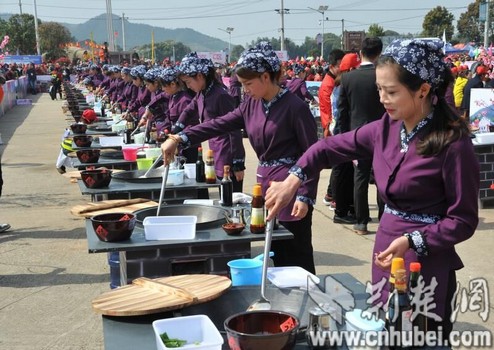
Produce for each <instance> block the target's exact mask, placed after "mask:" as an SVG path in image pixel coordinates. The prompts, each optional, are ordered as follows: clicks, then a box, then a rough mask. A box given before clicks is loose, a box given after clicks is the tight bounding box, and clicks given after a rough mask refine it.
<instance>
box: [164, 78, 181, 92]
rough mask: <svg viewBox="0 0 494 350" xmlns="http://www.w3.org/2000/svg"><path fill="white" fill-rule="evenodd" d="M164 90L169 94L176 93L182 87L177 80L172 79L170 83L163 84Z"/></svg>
mask: <svg viewBox="0 0 494 350" xmlns="http://www.w3.org/2000/svg"><path fill="white" fill-rule="evenodd" d="M162 90H163V91H164V92H166V93H167V94H168V95H175V94H176V93H177V92H178V91H179V90H180V87H179V86H178V84H177V83H176V82H175V81H172V82H171V83H169V84H163V89H162Z"/></svg>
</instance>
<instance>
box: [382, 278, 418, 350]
mask: <svg viewBox="0 0 494 350" xmlns="http://www.w3.org/2000/svg"><path fill="white" fill-rule="evenodd" d="M412 312H413V310H412V305H411V303H410V295H409V294H408V293H407V276H406V271H405V270H404V269H399V270H397V271H396V275H395V289H394V291H393V293H392V295H391V298H389V301H388V314H389V320H388V322H387V327H386V328H387V329H388V331H389V332H391V334H396V333H397V332H399V333H400V335H402V337H400V344H394V346H390V347H389V348H390V349H405V348H408V347H411V346H412V345H413V337H412V336H411V332H412V331H413V325H412V319H411V317H412ZM405 333H406V334H407V335H406V336H403V335H404V334H405Z"/></svg>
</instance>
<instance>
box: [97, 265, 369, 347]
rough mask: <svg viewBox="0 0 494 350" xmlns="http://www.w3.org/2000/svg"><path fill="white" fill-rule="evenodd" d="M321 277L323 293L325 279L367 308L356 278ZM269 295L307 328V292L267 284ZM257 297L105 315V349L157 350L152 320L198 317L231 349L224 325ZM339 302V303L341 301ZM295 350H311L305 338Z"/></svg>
mask: <svg viewBox="0 0 494 350" xmlns="http://www.w3.org/2000/svg"><path fill="white" fill-rule="evenodd" d="M319 277H320V279H321V283H320V286H322V288H323V290H324V285H325V282H326V279H327V278H331V279H333V281H336V282H338V283H339V284H341V285H342V287H343V288H344V289H346V290H347V291H349V292H350V293H349V294H347V295H346V296H343V298H345V300H348V298H353V300H354V308H359V309H366V307H367V299H368V297H369V295H368V294H367V293H366V291H365V285H364V284H362V283H360V282H359V281H358V280H356V279H355V277H353V276H352V275H350V274H348V273H338V274H331V275H325V276H319ZM266 296H267V298H268V299H270V301H271V303H272V309H273V310H283V311H286V312H290V313H292V314H294V315H296V316H297V317H298V318H299V320H300V322H301V325H302V326H307V324H308V310H309V308H311V307H313V306H316V304H315V303H314V302H313V301H312V300H311V299H310V298H309V295H308V293H307V292H306V291H304V290H302V289H298V288H283V289H280V288H278V287H276V286H274V285H272V284H269V283H268V286H267V290H266ZM258 298H259V286H242V287H232V288H231V289H229V290H228V291H227V292H226V293H225V294H223V295H222V296H220V297H219V298H217V299H215V300H212V301H210V302H207V303H203V304H197V305H192V306H189V307H186V308H183V309H181V310H176V311H175V312H167V313H158V314H152V315H146V316H132V317H116V316H103V317H102V318H103V336H104V343H105V350H134V349H140V350H154V349H156V339H155V336H154V331H153V327H152V323H153V321H155V320H159V319H163V318H170V317H177V316H188V315H197V314H205V315H207V316H208V317H209V318H211V320H212V321H213V323H214V324H215V326H216V328H218V330H219V331H220V332H221V334H222V335H223V338H224V340H225V342H224V343H223V347H222V349H225V350H228V349H229V347H228V342H227V340H226V333H225V332H224V327H223V322H224V321H225V320H226V318H228V317H229V316H231V315H233V314H236V313H238V312H242V311H245V310H246V309H247V307H248V306H249V305H250V303H251V302H253V301H254V300H256V299H258ZM338 298H339V297H338ZM336 300H337V301H340V299H336ZM340 305H347V303H340ZM295 349H296V350H305V349H310V348H309V346H308V345H307V342H306V341H305V337H303V336H302V337H301V339H300V340H299V341H298V342H297V345H296V346H295ZM338 349H347V347H346V346H342V347H339V348H338ZM259 350H261V349H259ZM266 350H267V349H266Z"/></svg>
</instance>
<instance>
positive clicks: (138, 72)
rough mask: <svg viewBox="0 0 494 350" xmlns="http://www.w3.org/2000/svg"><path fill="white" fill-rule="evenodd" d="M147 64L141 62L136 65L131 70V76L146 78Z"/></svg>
mask: <svg viewBox="0 0 494 350" xmlns="http://www.w3.org/2000/svg"><path fill="white" fill-rule="evenodd" d="M146 71H147V69H146V66H145V65H143V64H141V65H139V66H135V67H133V68H132V69H131V70H130V76H131V77H132V78H141V79H142V78H144V74H146Z"/></svg>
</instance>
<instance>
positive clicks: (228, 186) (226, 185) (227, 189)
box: [220, 165, 233, 207]
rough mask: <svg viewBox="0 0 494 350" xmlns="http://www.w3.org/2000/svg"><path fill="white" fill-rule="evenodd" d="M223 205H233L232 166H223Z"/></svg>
mask: <svg viewBox="0 0 494 350" xmlns="http://www.w3.org/2000/svg"><path fill="white" fill-rule="evenodd" d="M220 198H221V205H223V206H225V207H231V206H232V205H233V182H232V179H230V166H229V165H225V166H224V167H223V179H221V185H220Z"/></svg>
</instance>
